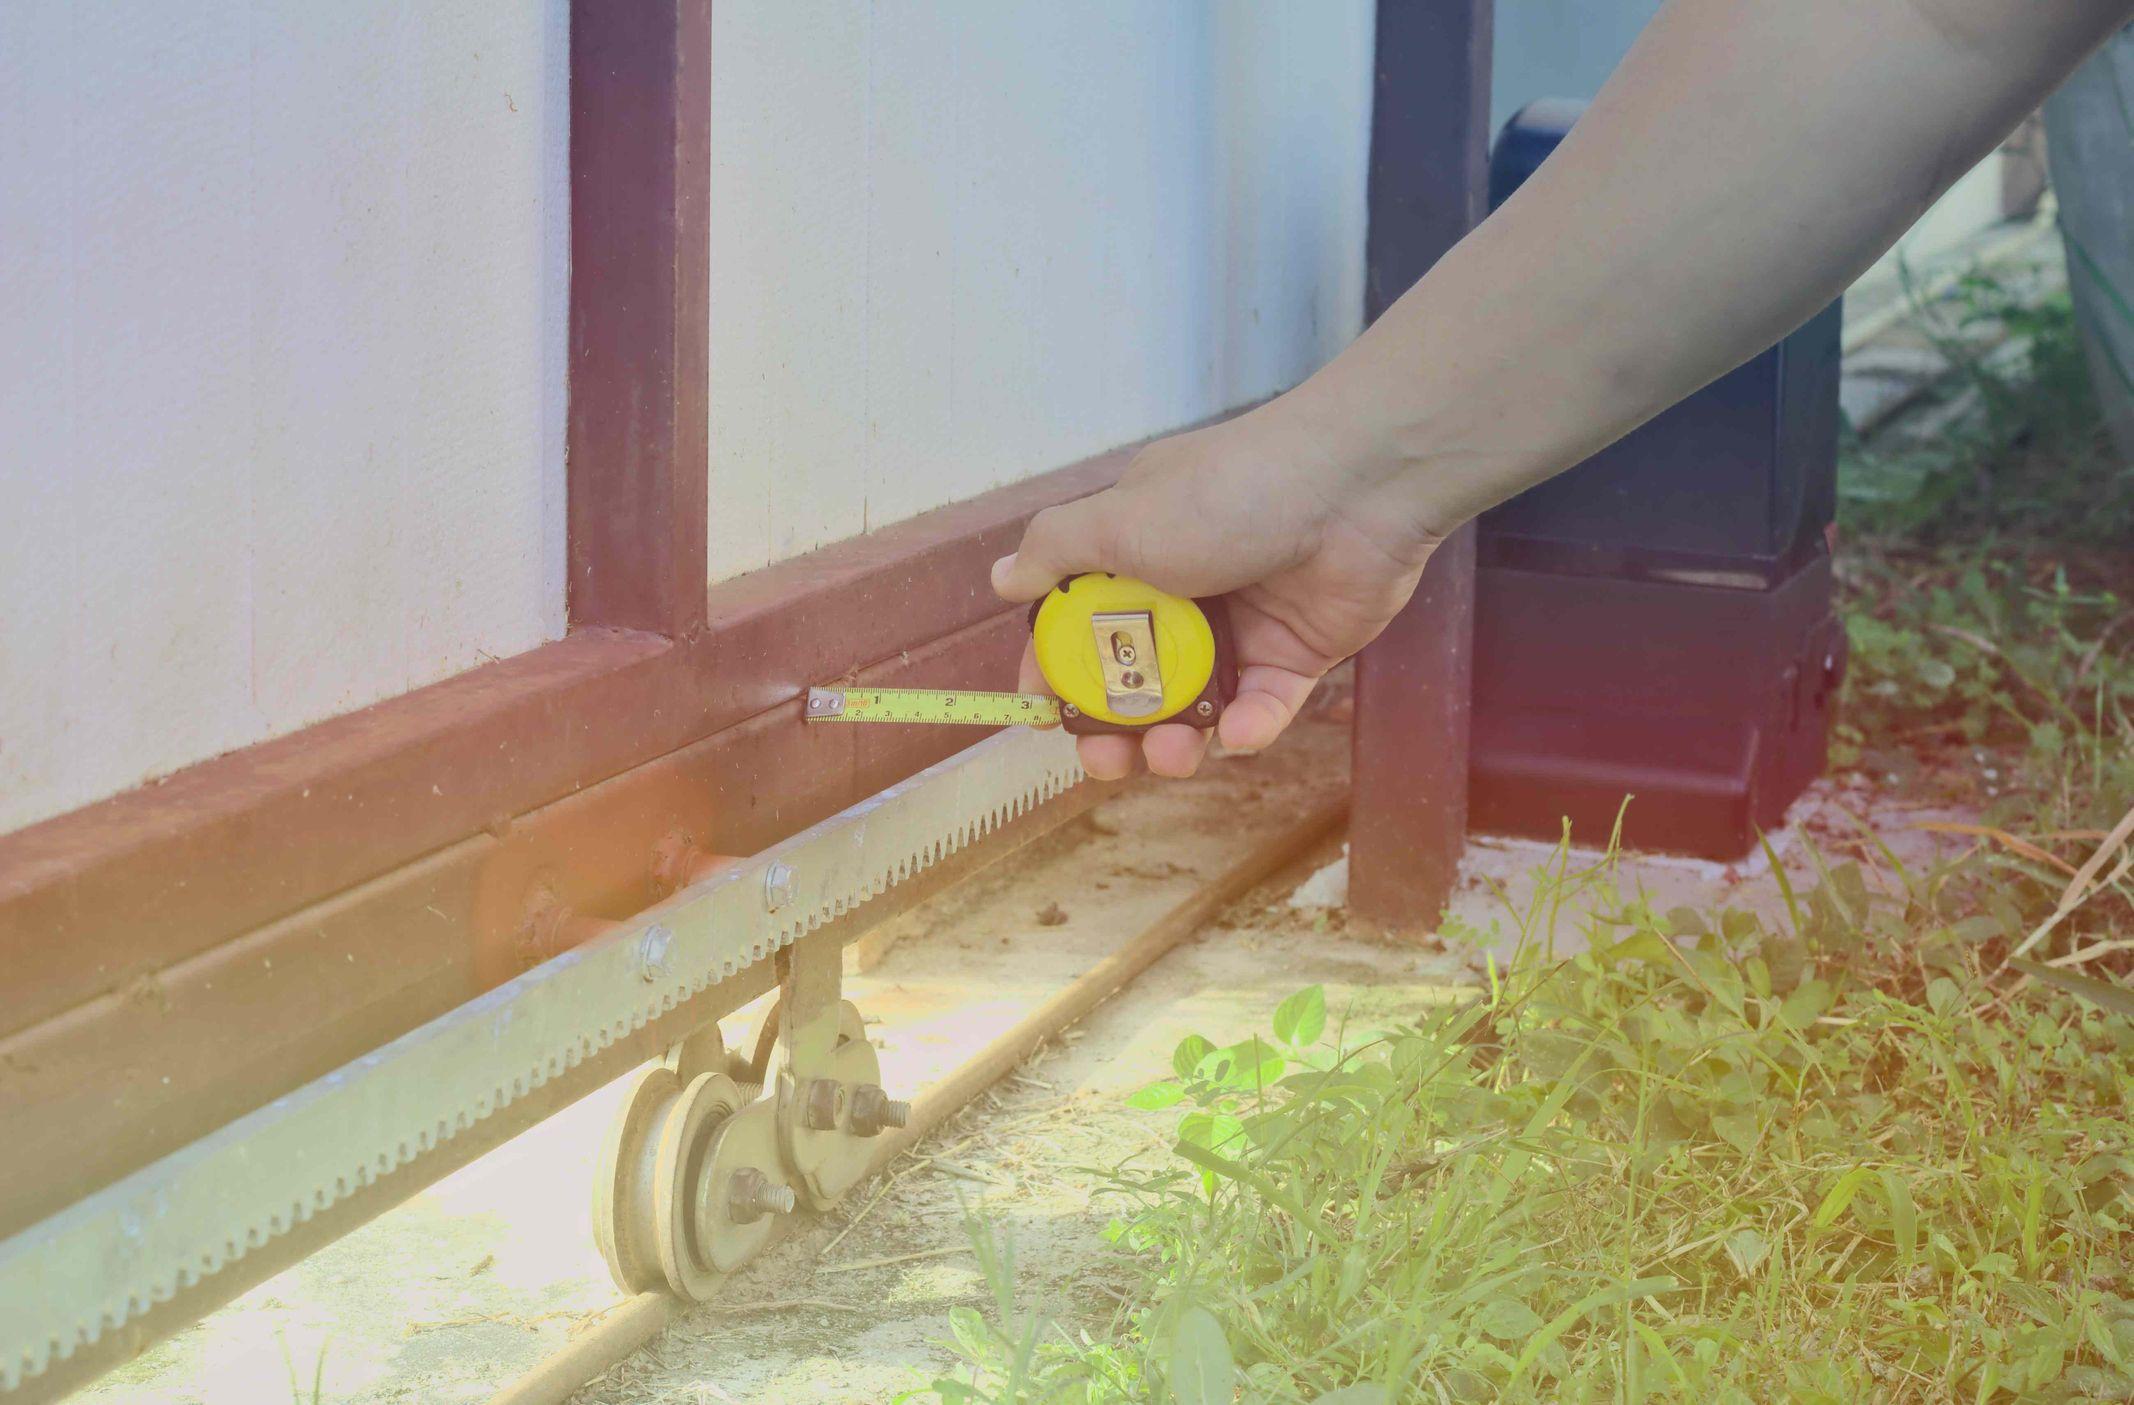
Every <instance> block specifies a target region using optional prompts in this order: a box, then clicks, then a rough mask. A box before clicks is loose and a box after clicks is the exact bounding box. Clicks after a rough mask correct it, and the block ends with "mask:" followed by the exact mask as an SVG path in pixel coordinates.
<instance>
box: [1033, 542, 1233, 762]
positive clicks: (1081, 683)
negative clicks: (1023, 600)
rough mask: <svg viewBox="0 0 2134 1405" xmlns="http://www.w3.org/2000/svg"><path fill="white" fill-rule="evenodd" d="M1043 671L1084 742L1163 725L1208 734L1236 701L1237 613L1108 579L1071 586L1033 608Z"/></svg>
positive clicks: (1064, 718) (1095, 576)
mask: <svg viewBox="0 0 2134 1405" xmlns="http://www.w3.org/2000/svg"><path fill="white" fill-rule="evenodd" d="M1030 637H1031V642H1032V646H1033V648H1034V650H1035V652H1036V654H1037V665H1038V670H1039V671H1040V672H1041V673H1043V674H1044V676H1045V682H1046V684H1047V685H1048V686H1049V687H1050V688H1051V689H1052V691H1053V692H1054V693H1056V694H1058V695H1059V697H1060V699H1061V703H1062V706H1061V709H1060V721H1061V725H1062V726H1064V727H1065V728H1066V730H1067V731H1068V732H1070V733H1071V734H1073V735H1075V736H1078V737H1087V736H1118V735H1124V736H1131V735H1134V734H1136V733H1139V732H1144V731H1147V730H1148V729H1149V728H1150V727H1152V726H1154V725H1156V724H1157V723H1159V722H1177V723H1181V724H1183V725H1186V726H1189V727H1197V728H1200V729H1202V730H1207V729H1209V728H1212V727H1214V726H1215V724H1216V722H1217V721H1218V720H1219V719H1220V718H1221V717H1222V713H1223V709H1224V708H1226V707H1228V706H1229V705H1230V703H1231V701H1232V700H1233V699H1235V698H1236V696H1237V662H1236V659H1237V655H1236V649H1235V646H1234V643H1233V639H1232V635H1231V628H1230V611H1229V606H1228V603H1227V602H1226V601H1224V600H1222V599H1220V598H1218V597H1209V598H1205V599H1198V600H1191V601H1187V600H1183V599H1180V598H1179V597H1177V596H1173V595H1167V594H1165V593H1163V592H1161V591H1157V590H1154V589H1152V588H1151V587H1149V586H1147V585H1144V584H1143V583H1141V582H1139V581H1135V580H1131V579H1129V578H1127V577H1124V576H1116V575H1112V574H1109V573H1090V574H1085V575H1079V576H1071V577H1069V578H1068V579H1066V580H1064V581H1062V582H1060V584H1059V585H1057V586H1055V587H1053V589H1052V591H1051V592H1050V593H1049V594H1047V595H1046V596H1045V597H1044V598H1043V599H1042V600H1039V601H1038V602H1037V603H1036V604H1034V605H1032V606H1031V607H1030Z"/></svg>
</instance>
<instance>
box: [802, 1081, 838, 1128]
mask: <svg viewBox="0 0 2134 1405" xmlns="http://www.w3.org/2000/svg"><path fill="white" fill-rule="evenodd" d="M803 1099H804V1101H803V1104H802V1105H803V1106H804V1107H805V1108H806V1109H807V1115H806V1119H805V1120H806V1122H807V1126H808V1130H809V1131H811V1132H834V1131H836V1130H837V1119H838V1116H839V1115H840V1114H841V1113H843V1112H844V1110H845V1085H844V1084H842V1083H840V1082H838V1081H837V1080H836V1079H834V1078H816V1079H812V1080H810V1081H809V1083H808V1087H807V1092H806V1093H805V1094H804V1095H803Z"/></svg>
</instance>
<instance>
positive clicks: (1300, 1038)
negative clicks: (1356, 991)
mask: <svg viewBox="0 0 2134 1405" xmlns="http://www.w3.org/2000/svg"><path fill="white" fill-rule="evenodd" d="M1325 1032H1326V987H1324V986H1318V985H1308V986H1306V987H1304V989H1302V990H1300V991H1298V992H1297V993H1296V994H1295V995H1292V996H1290V997H1289V998H1288V999H1287V1000H1284V1001H1283V1002H1282V1003H1281V1004H1280V1005H1278V1006H1276V1007H1275V1012H1274V1037H1275V1038H1277V1039H1279V1040H1281V1041H1282V1042H1283V1043H1284V1044H1287V1045H1289V1046H1290V1047H1291V1048H1296V1047H1299V1046H1301V1045H1305V1044H1316V1043H1318V1042H1319V1036H1320V1035H1321V1034H1323V1033H1325Z"/></svg>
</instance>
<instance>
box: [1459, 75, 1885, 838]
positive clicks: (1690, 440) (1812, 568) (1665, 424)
mask: <svg viewBox="0 0 2134 1405" xmlns="http://www.w3.org/2000/svg"><path fill="white" fill-rule="evenodd" d="M1583 107H1584V104H1583V103H1575V102H1566V101H1562V100H1555V99H1550V100H1544V101H1541V102H1536V103H1533V104H1531V105H1529V106H1527V107H1526V108H1524V109H1522V110H1521V111H1520V112H1519V113H1518V114H1517V115H1516V116H1514V117H1513V118H1512V119H1511V121H1510V122H1508V123H1506V124H1505V127H1504V130H1503V131H1502V132H1501V133H1500V134H1499V136H1498V138H1497V142H1496V146H1495V148H1494V150H1493V151H1492V153H1491V159H1490V206H1491V208H1492V209H1494V208H1495V207H1496V206H1497V205H1498V204H1500V203H1502V202H1503V201H1504V200H1505V199H1506V198H1507V197H1508V196H1510V194H1511V193H1512V192H1513V191H1514V190H1516V189H1517V188H1518V187H1519V185H1520V183H1521V182H1523V181H1524V180H1525V179H1526V177H1527V176H1529V175H1530V174H1532V173H1533V171H1534V169H1535V168H1536V167H1538V166H1539V165H1540V164H1541V162H1542V160H1543V159H1544V158H1545V157H1546V156H1547V155H1548V154H1549V152H1550V151H1552V150H1554V149H1555V147H1556V144H1557V143H1558V142H1559V141H1561V140H1562V139H1563V136H1564V134H1565V133H1566V132H1568V131H1569V130H1570V127H1571V123H1572V122H1573V121H1575V120H1576V118H1577V116H1578V114H1579V112H1580V111H1581V110H1582V109H1583ZM1654 218H1655V219H1656V220H1657V219H1663V218H1665V212H1664V211H1655V212H1654ZM1575 237H1576V235H1575V232H1574V233H1570V234H1567V235H1566V239H1567V241H1568V240H1573V239H1575ZM1839 331H1840V310H1839V307H1838V305H1836V304H1832V305H1831V306H1830V307H1829V308H1826V309H1825V310H1824V311H1822V312H1821V313H1818V314H1817V315H1816V316H1815V317H1813V318H1811V319H1809V321H1808V322H1807V323H1806V324H1805V325H1803V326H1802V327H1801V328H1800V329H1799V330H1798V331H1796V332H1794V333H1793V334H1792V335H1790V336H1788V337H1787V338H1786V339H1785V340H1783V341H1781V342H1780V343H1778V345H1776V346H1774V347H1771V348H1770V349H1769V350H1767V351H1765V352H1764V353H1763V354H1761V355H1759V356H1757V357H1755V358H1754V359H1753V360H1751V361H1749V362H1748V363H1747V364H1745V365H1743V366H1741V367H1739V368H1737V369H1735V370H1734V371H1731V372H1729V373H1728V374H1727V375H1725V376H1722V377H1721V378H1720V379H1719V380H1717V381H1715V382H1713V383H1712V384H1711V385H1709V386H1706V387H1705V388H1704V389H1703V390H1700V391H1698V392H1697V393H1696V394H1694V395H1692V396H1690V397H1689V398H1688V399H1686V400H1683V401H1682V402H1681V403H1680V404H1677V405H1675V406H1674V407H1673V408H1671V409H1669V410H1667V411H1665V412H1664V413H1662V414H1661V415H1659V416H1658V417H1656V418H1654V419H1653V420H1651V421H1649V422H1648V423H1646V424H1645V425H1644V426H1642V427H1641V428H1639V429H1637V430H1634V431H1633V432H1631V433H1630V434H1628V435H1626V436H1625V437H1624V438H1623V439H1621V440H1619V441H1617V442H1616V443H1615V444H1613V445H1611V446H1609V447H1608V448H1606V449H1603V450H1602V451H1601V452H1599V453H1597V454H1595V455H1594V456H1593V457H1592V458H1590V459H1587V460H1586V461H1585V462H1583V463H1581V464H1579V465H1578V466H1577V467H1575V468H1572V469H1570V470H1569V471H1568V472H1565V473H1563V474H1560V475H1558V476H1557V477H1555V478H1553V479H1551V480H1549V481H1548V482H1546V483H1542V484H1539V485H1537V486H1536V487H1534V488H1531V489H1529V490H1528V491H1526V492H1525V493H1522V494H1520V495H1519V496H1518V497H1516V498H1514V499H1512V500H1511V501H1509V502H1506V503H1503V504H1501V505H1500V506H1498V507H1496V508H1494V509H1492V510H1491V511H1489V512H1487V513H1485V514H1483V516H1482V519H1481V521H1480V524H1479V528H1478V536H1477V541H1476V577H1475V643H1474V648H1475V655H1474V712H1473V743H1472V745H1473V750H1472V760H1471V766H1472V769H1471V772H1470V778H1469V796H1468V811H1469V817H1470V823H1471V824H1472V825H1473V826H1474V827H1475V828H1476V829H1479V830H1485V831H1495V832H1500V833H1511V834H1522V835H1530V836H1533V837H1536V838H1544V839H1551V840H1553V839H1555V838H1557V837H1558V836H1559V835H1560V834H1561V833H1562V826H1563V822H1564V820H1565V819H1566V818H1568V819H1569V820H1570V822H1571V825H1572V833H1573V835H1574V837H1576V838H1578V839H1579V840H1581V841H1583V842H1587V843H1600V842H1602V841H1605V840H1606V838H1607V837H1608V834H1609V832H1610V829H1611V827H1612V826H1613V825H1614V823H1615V819H1616V815H1617V813H1618V811H1619V810H1621V811H1622V814H1623V840H1624V843H1625V844H1627V845H1629V846H1631V847H1635V848H1643V849H1660V850H1669V851H1674V852H1680V853H1690V854H1697V855H1702V856H1704V857H1708V858H1715V859H1736V858H1740V857H1742V856H1743V855H1745V854H1747V853H1748V852H1749V851H1750V850H1751V849H1752V848H1753V847H1754V846H1755V844H1756V842H1757V836H1758V835H1759V833H1761V832H1763V831H1766V830H1770V829H1772V828H1775V827H1776V826H1777V825H1778V824H1779V823H1780V822H1781V820H1782V819H1783V817H1784V815H1785V812H1786V807H1787V806H1788V805H1790V804H1791V803H1792V802H1793V800H1794V799H1795V798H1796V797H1797V796H1799V794H1800V793H1801V791H1802V790H1803V789H1804V788H1805V787H1806V786H1807V785H1808V783H1809V782H1810V781H1812V780H1813V779H1814V778H1815V777H1816V776H1817V775H1818V774H1820V773H1821V771H1822V769H1823V763H1824V752H1825V744H1826V741H1827V737H1828V732H1829V727H1830V721H1831V714H1832V709H1833V707H1834V706H1835V704H1836V695H1837V687H1838V683H1839V680H1840V678H1841V677H1842V675H1843V671H1844V667H1845V634H1844V630H1843V628H1842V627H1841V626H1840V624H1839V623H1838V621H1837V619H1836V617H1835V615H1834V614H1833V612H1832V608H1831V584H1832V583H1831V562H1830V550H1831V542H1832V537H1833V533H1834V513H1835V506H1836V486H1837V439H1838V343H1839ZM1625 796H1630V797H1633V798H1632V799H1631V801H1630V803H1629V806H1628V808H1627V809H1623V804H1624V798H1625Z"/></svg>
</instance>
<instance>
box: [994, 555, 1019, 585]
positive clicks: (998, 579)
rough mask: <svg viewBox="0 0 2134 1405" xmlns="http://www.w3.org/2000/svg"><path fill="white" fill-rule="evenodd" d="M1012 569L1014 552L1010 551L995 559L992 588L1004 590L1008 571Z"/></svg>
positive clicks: (1013, 566) (1013, 567)
mask: <svg viewBox="0 0 2134 1405" xmlns="http://www.w3.org/2000/svg"><path fill="white" fill-rule="evenodd" d="M1014 569H1015V553H1014V552H1012V551H1011V552H1009V553H1008V554H1007V555H1006V556H1003V557H1001V558H1000V559H999V560H998V561H995V562H994V563H993V589H995V590H1005V589H1006V588H1007V585H1008V573H1009V572H1010V571H1012V570H1014Z"/></svg>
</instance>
